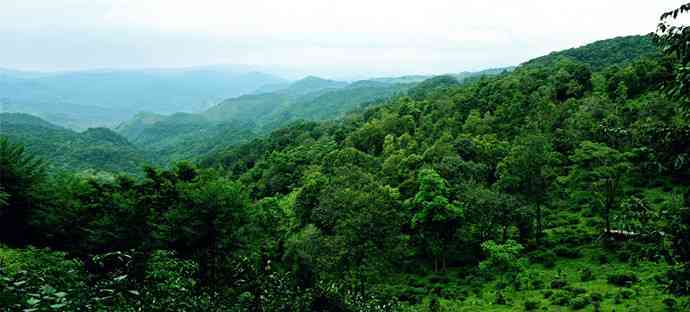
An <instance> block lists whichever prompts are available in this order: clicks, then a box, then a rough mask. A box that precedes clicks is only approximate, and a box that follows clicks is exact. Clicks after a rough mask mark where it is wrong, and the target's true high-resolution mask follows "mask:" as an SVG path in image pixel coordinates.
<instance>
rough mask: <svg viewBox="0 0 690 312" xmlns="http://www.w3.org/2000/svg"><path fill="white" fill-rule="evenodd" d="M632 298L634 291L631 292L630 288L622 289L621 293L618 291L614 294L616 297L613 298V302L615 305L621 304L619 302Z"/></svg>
mask: <svg viewBox="0 0 690 312" xmlns="http://www.w3.org/2000/svg"><path fill="white" fill-rule="evenodd" d="M633 296H635V291H633V290H632V289H630V288H623V289H621V291H619V292H618V293H617V294H616V297H615V298H614V301H615V302H616V303H621V302H623V300H627V299H630V298H632V297H633Z"/></svg>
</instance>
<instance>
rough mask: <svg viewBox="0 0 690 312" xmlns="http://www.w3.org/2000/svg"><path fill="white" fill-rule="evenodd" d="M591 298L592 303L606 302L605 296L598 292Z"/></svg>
mask: <svg viewBox="0 0 690 312" xmlns="http://www.w3.org/2000/svg"><path fill="white" fill-rule="evenodd" d="M589 297H590V298H592V302H601V301H603V300H604V295H602V294H601V293H598V292H593V293H592V294H591V295H590V296H589Z"/></svg>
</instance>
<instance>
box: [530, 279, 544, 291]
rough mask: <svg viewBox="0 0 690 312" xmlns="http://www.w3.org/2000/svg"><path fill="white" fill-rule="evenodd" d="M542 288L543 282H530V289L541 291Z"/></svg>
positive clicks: (538, 280) (537, 280) (536, 280)
mask: <svg viewBox="0 0 690 312" xmlns="http://www.w3.org/2000/svg"><path fill="white" fill-rule="evenodd" d="M542 288H544V282H543V281H542V280H540V279H535V280H532V289H535V290H537V289H542Z"/></svg>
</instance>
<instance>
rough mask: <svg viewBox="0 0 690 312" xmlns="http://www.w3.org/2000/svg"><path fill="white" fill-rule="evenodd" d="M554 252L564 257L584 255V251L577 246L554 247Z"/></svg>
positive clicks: (572, 257) (570, 257) (574, 257)
mask: <svg viewBox="0 0 690 312" xmlns="http://www.w3.org/2000/svg"><path fill="white" fill-rule="evenodd" d="M553 251H554V253H555V254H556V255H557V256H559V257H562V258H569V259H577V258H580V257H582V251H580V249H577V248H574V247H573V248H569V247H566V246H557V247H556V248H554V249H553Z"/></svg>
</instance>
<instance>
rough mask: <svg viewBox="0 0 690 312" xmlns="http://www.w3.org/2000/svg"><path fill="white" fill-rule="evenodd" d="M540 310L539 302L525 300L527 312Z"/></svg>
mask: <svg viewBox="0 0 690 312" xmlns="http://www.w3.org/2000/svg"><path fill="white" fill-rule="evenodd" d="M537 309H539V301H537V300H532V299H527V300H525V311H534V310H537Z"/></svg>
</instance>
